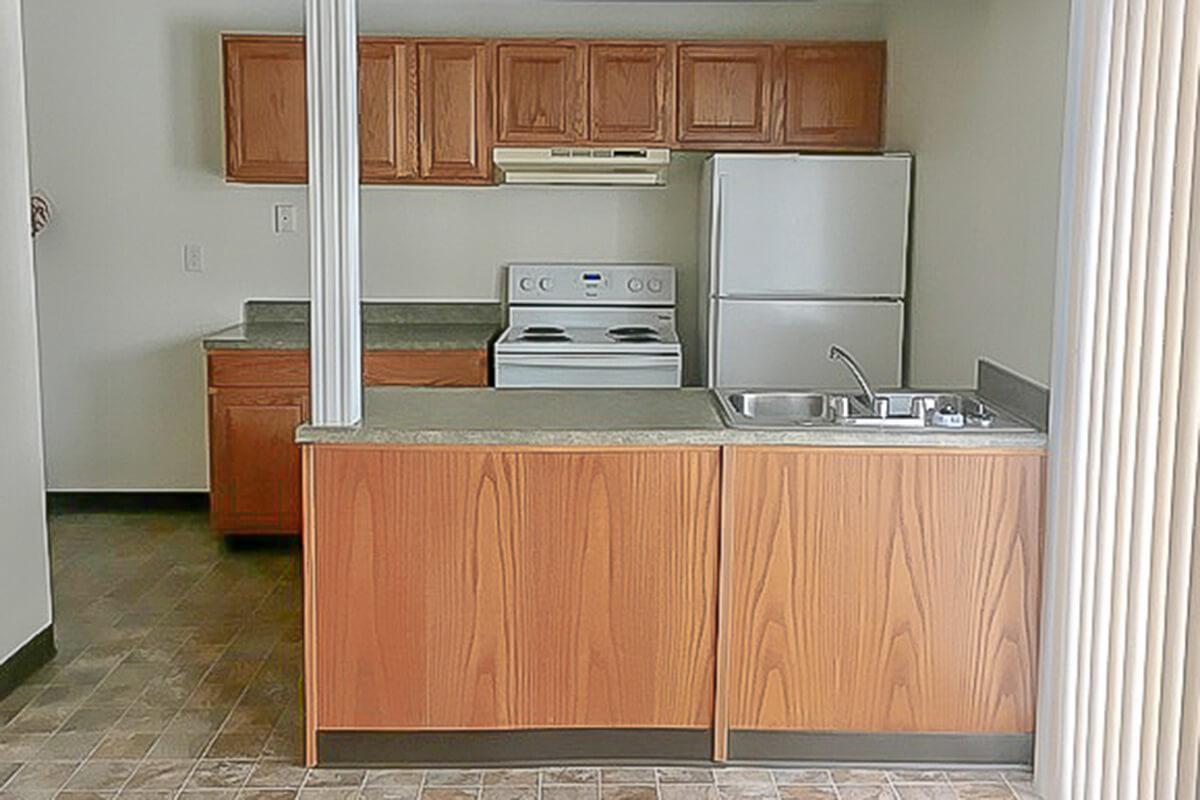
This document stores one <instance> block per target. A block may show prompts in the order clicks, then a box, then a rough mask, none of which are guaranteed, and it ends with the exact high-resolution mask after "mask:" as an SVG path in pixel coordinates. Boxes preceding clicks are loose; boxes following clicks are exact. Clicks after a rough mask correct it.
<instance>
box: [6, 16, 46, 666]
mask: <svg viewBox="0 0 1200 800" xmlns="http://www.w3.org/2000/svg"><path fill="white" fill-rule="evenodd" d="M0 365H3V368H4V378H3V380H0V408H2V409H4V413H3V414H2V415H0V442H3V443H4V445H3V457H0V609H3V610H2V611H0V662H3V661H4V660H5V659H7V658H8V657H9V656H11V655H12V654H13V653H15V652H16V651H17V650H18V649H20V648H21V646H22V645H24V644H25V643H26V642H28V641H29V640H30V639H31V638H33V636H34V635H35V634H37V633H40V632H41V631H42V630H43V629H44V628H45V627H46V626H47V625H49V624H50V557H49V552H48V543H47V540H46V508H45V483H44V465H43V461H42V414H41V400H40V397H39V392H38V343H37V316H36V312H35V310H34V288H33V248H32V246H31V244H30V235H29V155H28V146H27V140H26V129H25V76H24V67H23V64H22V49H21V3H20V0H0Z"/></svg>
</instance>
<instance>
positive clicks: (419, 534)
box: [306, 447, 547, 730]
mask: <svg viewBox="0 0 1200 800" xmlns="http://www.w3.org/2000/svg"><path fill="white" fill-rule="evenodd" d="M313 459H314V463H313V467H312V476H311V479H312V480H313V486H314V505H313V523H312V527H311V528H310V529H309V530H308V531H307V532H306V537H310V538H309V540H308V543H306V547H307V546H312V547H313V548H314V549H315V557H314V563H315V568H314V569H315V576H313V577H315V582H316V585H317V586H318V587H320V590H319V592H318V594H317V600H316V603H317V605H316V609H315V610H316V614H315V618H316V625H317V628H316V642H315V651H316V654H317V656H316V659H317V661H316V679H315V681H313V682H312V683H311V685H310V690H311V691H314V692H315V694H316V698H317V709H316V712H317V713H316V717H317V724H318V725H319V726H320V727H322V728H346V729H352V730H373V729H374V730H379V729H390V730H413V729H422V728H424V729H435V728H441V729H460V730H462V729H468V730H469V729H479V728H482V729H495V728H506V727H512V726H513V725H514V723H515V720H516V710H515V705H516V702H517V697H518V691H519V689H518V682H517V672H516V670H517V654H516V637H517V635H518V634H517V633H516V624H517V623H516V609H515V606H514V605H513V603H514V600H515V597H516V593H515V591H514V589H513V585H514V583H515V581H516V571H517V563H516V561H517V557H516V554H515V551H516V548H517V547H518V546H519V540H518V535H517V519H518V503H519V495H518V488H517V482H516V481H517V476H516V469H517V468H516V456H515V455H514V454H512V453H504V452H493V451H488V450H483V449H442V448H439V449H421V448H386V449H374V450H373V449H365V448H363V449H334V448H321V447H318V448H314V451H313ZM542 577H547V576H542ZM310 677H311V676H310Z"/></svg>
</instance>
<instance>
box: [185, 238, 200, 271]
mask: <svg viewBox="0 0 1200 800" xmlns="http://www.w3.org/2000/svg"><path fill="white" fill-rule="evenodd" d="M183 271H184V272H204V248H203V247H201V246H200V245H198V244H185V245H184V246H183Z"/></svg>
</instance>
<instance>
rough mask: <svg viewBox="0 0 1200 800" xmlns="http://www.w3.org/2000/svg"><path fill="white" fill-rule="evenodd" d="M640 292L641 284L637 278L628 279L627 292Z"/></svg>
mask: <svg viewBox="0 0 1200 800" xmlns="http://www.w3.org/2000/svg"><path fill="white" fill-rule="evenodd" d="M641 290H642V282H641V281H640V280H638V279H637V278H630V279H629V291H631V292H640V291H641Z"/></svg>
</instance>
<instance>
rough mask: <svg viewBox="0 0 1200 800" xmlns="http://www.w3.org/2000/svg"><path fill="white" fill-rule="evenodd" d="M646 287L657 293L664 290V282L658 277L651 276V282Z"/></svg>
mask: <svg viewBox="0 0 1200 800" xmlns="http://www.w3.org/2000/svg"><path fill="white" fill-rule="evenodd" d="M646 288H648V289H649V290H650V291H652V292H654V293H655V294H657V293H659V292H661V291H662V288H663V284H662V281H660V280H659V279H658V278H651V279H650V282H649V283H647V284H646Z"/></svg>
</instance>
